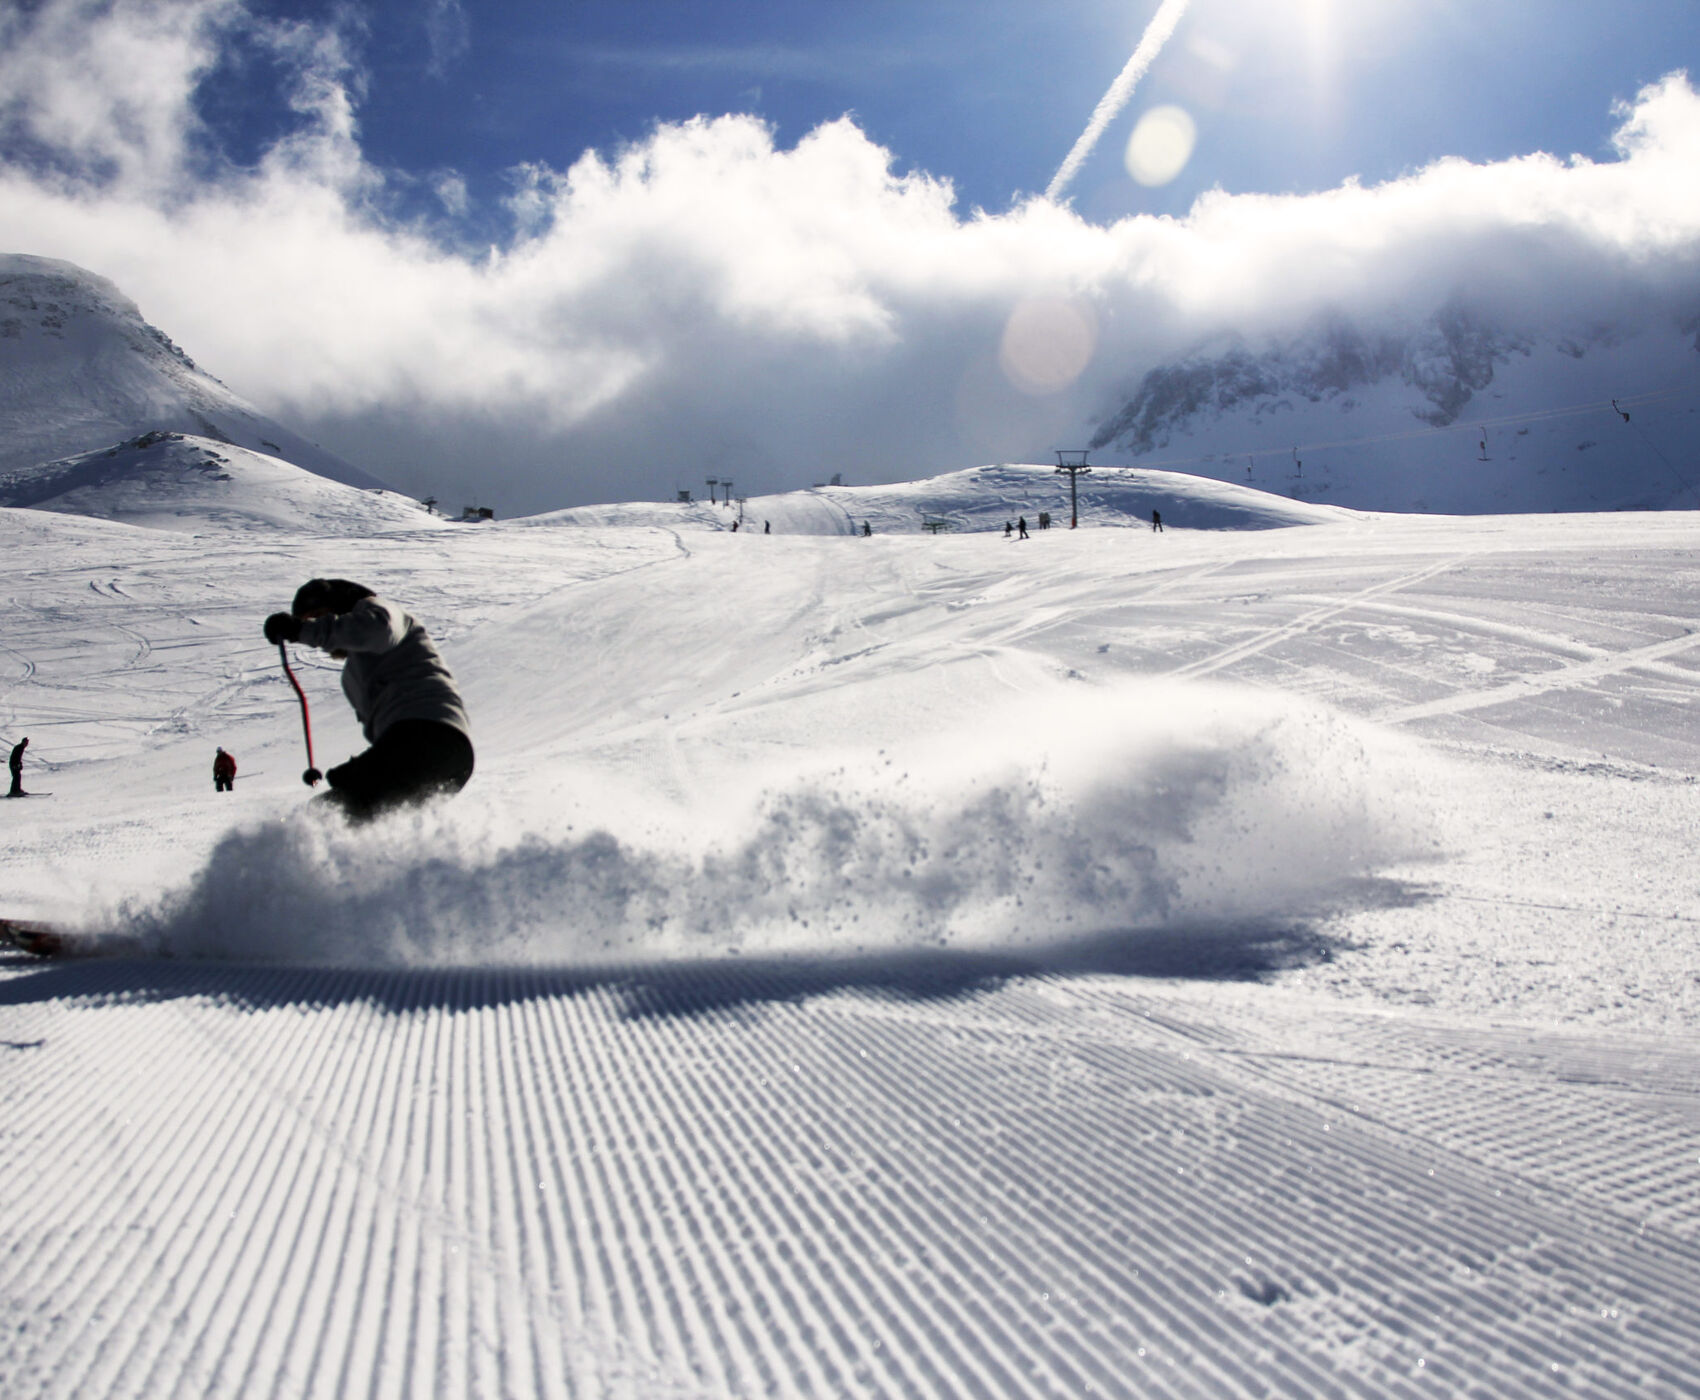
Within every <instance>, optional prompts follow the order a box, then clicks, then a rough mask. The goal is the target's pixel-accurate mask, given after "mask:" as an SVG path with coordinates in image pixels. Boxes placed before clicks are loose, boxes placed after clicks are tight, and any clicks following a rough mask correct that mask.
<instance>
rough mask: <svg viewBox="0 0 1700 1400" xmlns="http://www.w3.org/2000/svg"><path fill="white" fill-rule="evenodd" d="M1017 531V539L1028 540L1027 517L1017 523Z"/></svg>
mask: <svg viewBox="0 0 1700 1400" xmlns="http://www.w3.org/2000/svg"><path fill="white" fill-rule="evenodd" d="M1015 529H1016V536H1015V537H1016V539H1018V540H1024V539H1026V538H1027V517H1026V516H1025V515H1024V516H1022V517H1021V519H1019V520H1017V521H1016V522H1015Z"/></svg>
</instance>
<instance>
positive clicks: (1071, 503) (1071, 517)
mask: <svg viewBox="0 0 1700 1400" xmlns="http://www.w3.org/2000/svg"><path fill="white" fill-rule="evenodd" d="M1056 451H1057V475H1058V476H1063V475H1066V476H1067V477H1068V528H1069V529H1071V530H1072V529H1074V528H1075V527H1076V526H1077V525H1079V524H1080V492H1079V485H1078V482H1079V478H1080V476H1081V474H1082V473H1086V472H1090V471H1091V470H1092V468H1091V467H1089V466H1087V465H1086V453H1085V452H1084V451H1075V450H1073V449H1070V450H1068V451H1066V452H1065V451H1064V450H1063V449H1062V448H1060V447H1059V448H1057V450H1056Z"/></svg>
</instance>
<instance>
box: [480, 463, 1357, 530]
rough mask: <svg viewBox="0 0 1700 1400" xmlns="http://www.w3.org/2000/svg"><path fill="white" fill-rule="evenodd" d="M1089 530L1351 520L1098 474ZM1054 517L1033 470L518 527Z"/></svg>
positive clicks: (1189, 485) (984, 522)
mask: <svg viewBox="0 0 1700 1400" xmlns="http://www.w3.org/2000/svg"><path fill="white" fill-rule="evenodd" d="M1078 489H1079V510H1080V522H1081V524H1082V525H1091V526H1106V525H1112V526H1113V525H1136V526H1144V527H1147V528H1149V526H1150V524H1151V512H1152V511H1153V510H1155V511H1159V512H1161V514H1162V517H1163V525H1164V528H1166V529H1167V528H1170V527H1173V528H1176V529H1191V530H1267V529H1276V528H1279V527H1281V526H1286V525H1319V524H1324V523H1327V522H1330V521H1336V520H1343V519H1349V518H1351V516H1352V515H1353V512H1351V511H1348V510H1344V509H1342V508H1341V507H1339V506H1329V505H1317V504H1314V503H1312V502H1306V501H1298V500H1289V499H1287V498H1286V497H1283V496H1277V495H1272V494H1270V493H1269V492H1267V491H1260V490H1255V489H1252V488H1250V487H1246V486H1239V485H1235V484H1233V483H1231V482H1224V481H1215V480H1212V479H1210V478H1209V477H1206V476H1190V475H1187V474H1186V473H1184V472H1170V471H1152V470H1145V469H1136V468H1131V467H1094V468H1093V470H1092V472H1091V473H1090V474H1085V475H1082V476H1081V477H1080V478H1079V479H1078ZM1043 512H1049V514H1050V517H1051V524H1052V526H1053V527H1066V526H1067V525H1068V522H1069V512H1070V501H1069V486H1068V480H1067V478H1066V477H1063V476H1060V475H1059V474H1058V472H1057V469H1056V468H1055V467H1046V466H1036V465H1030V464H1005V465H1000V466H984V467H969V468H965V469H964V470H962V471H956V472H947V473H944V474H943V475H940V476H933V477H927V478H925V479H923V480H920V481H906V482H898V483H896V484H893V485H887V486H816V487H811V488H810V489H808V490H806V491H787V492H784V493H782V494H779V495H774V496H752V497H750V498H749V499H748V500H747V501H745V502H743V504H742V510H741V513H740V509H739V507H738V506H736V505H733V506H727V505H710V504H709V503H707V502H705V501H676V502H631V503H627V504H623V505H598V506H575V507H573V508H572V509H570V510H559V511H550V512H549V513H547V514H544V515H536V516H530V517H527V518H526V519H525V520H524V521H516V522H513V523H515V524H524V525H527V526H542V525H573V526H609V525H622V526H663V527H669V528H673V529H704V530H730V529H731V528H732V524H733V522H734V521H736V520H740V519H741V522H742V523H741V525H740V529H743V530H749V531H753V532H754V533H756V534H760V533H762V532H763V526H764V525H768V526H771V527H772V531H773V533H775V534H781V535H853V534H859V533H861V530H862V525H863V522H866V523H867V526H868V529H869V530H871V531H872V532H873V533H875V534H881V535H886V534H916V533H919V532H921V531H923V530H928V529H938V530H941V531H950V532H955V533H967V532H975V531H987V530H1002V529H1003V528H1004V525H1005V523H1011V524H1013V523H1014V522H1015V521H1016V520H1017V519H1019V518H1020V517H1022V516H1025V517H1026V519H1027V528H1028V529H1029V530H1037V529H1038V528H1039V516H1040V514H1041V513H1043Z"/></svg>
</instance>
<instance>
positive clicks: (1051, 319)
mask: <svg viewBox="0 0 1700 1400" xmlns="http://www.w3.org/2000/svg"><path fill="white" fill-rule="evenodd" d="M1097 348H1098V321H1097V318H1096V317H1095V316H1093V315H1092V313H1091V311H1090V310H1089V309H1087V308H1086V307H1084V306H1082V305H1080V304H1079V303H1077V302H1072V301H1064V300H1062V299H1061V298H1054V297H1033V298H1030V299H1029V300H1027V301H1023V302H1022V303H1021V304H1020V305H1018V306H1017V307H1016V308H1015V310H1014V311H1012V312H1011V313H1010V317H1009V322H1008V324H1007V325H1005V327H1004V332H1003V342H1002V344H1001V345H1000V346H999V348H998V363H999V365H1001V366H1002V367H1003V372H1004V377H1005V378H1007V379H1008V380H1009V382H1010V383H1011V384H1013V385H1014V386H1015V387H1016V388H1017V389H1019V390H1021V392H1022V393H1024V394H1035V395H1039V394H1055V393H1060V392H1061V391H1062V390H1064V389H1066V388H1068V386H1069V385H1070V384H1072V383H1074V381H1075V380H1076V379H1078V378H1079V377H1080V372H1081V371H1082V370H1084V369H1085V368H1086V366H1087V365H1088V364H1090V363H1091V360H1092V352H1093V351H1094V350H1096V349H1097Z"/></svg>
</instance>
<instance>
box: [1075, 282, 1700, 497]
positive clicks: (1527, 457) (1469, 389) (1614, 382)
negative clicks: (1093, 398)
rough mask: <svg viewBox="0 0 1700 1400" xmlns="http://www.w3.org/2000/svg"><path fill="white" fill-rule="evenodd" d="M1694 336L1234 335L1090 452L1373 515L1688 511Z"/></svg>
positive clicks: (1668, 327)
mask: <svg viewBox="0 0 1700 1400" xmlns="http://www.w3.org/2000/svg"><path fill="white" fill-rule="evenodd" d="M1697 331H1700V318H1696V317H1695V316H1693V315H1691V314H1690V315H1684V314H1681V313H1673V314H1672V315H1670V316H1669V317H1668V318H1667V319H1665V320H1664V321H1663V322H1661V323H1655V324H1651V325H1645V326H1642V327H1640V328H1638V329H1626V328H1623V327H1613V326H1607V325H1594V326H1590V327H1587V328H1585V329H1582V330H1580V331H1578V332H1576V333H1573V334H1566V333H1558V332H1554V331H1551V330H1548V331H1540V332H1537V331H1528V330H1521V329H1517V328H1515V327H1508V326H1505V325H1503V324H1500V323H1499V322H1498V321H1496V319H1495V318H1492V317H1490V316H1488V315H1486V314H1484V313H1481V312H1477V311H1473V310H1471V309H1468V308H1466V307H1464V306H1461V305H1453V306H1450V307H1448V308H1446V309H1444V310H1443V311H1441V312H1439V313H1437V314H1436V315H1434V316H1432V317H1430V318H1428V319H1427V320H1426V321H1424V322H1422V323H1420V324H1418V325H1415V326H1407V327H1403V328H1399V329H1389V328H1386V327H1382V328H1368V327H1366V326H1362V325H1359V324H1356V323H1354V322H1351V321H1348V320H1345V319H1339V318H1337V319H1333V320H1330V321H1328V322H1327V323H1325V324H1321V325H1315V326H1312V327H1310V328H1309V329H1308V330H1306V331H1305V332H1304V333H1303V334H1300V335H1297V336H1292V337H1289V338H1285V339H1278V340H1274V341H1270V342H1264V343H1258V344H1254V343H1253V342H1252V341H1250V340H1248V339H1246V338H1245V337H1242V336H1228V337H1223V338H1221V339H1219V340H1217V341H1214V342H1212V343H1210V344H1207V345H1203V346H1200V347H1199V348H1198V349H1197V350H1196V351H1195V352H1194V353H1193V354H1191V355H1189V356H1186V357H1184V358H1181V359H1179V360H1175V361H1173V362H1171V363H1168V364H1165V365H1162V366H1159V367H1158V368H1155V369H1152V370H1150V371H1149V372H1148V373H1146V374H1145V375H1144V376H1143V378H1142V379H1141V380H1140V381H1139V383H1138V384H1137V386H1136V387H1134V388H1133V389H1132V390H1131V392H1130V394H1129V396H1128V398H1127V399H1126V400H1125V402H1123V403H1122V404H1121V405H1120V406H1119V407H1118V408H1117V409H1115V410H1114V411H1113V412H1111V413H1110V414H1108V415H1107V416H1106V417H1105V418H1104V420H1103V421H1102V422H1101V423H1100V424H1099V426H1098V427H1097V429H1096V432H1095V433H1094V435H1093V437H1092V440H1091V443H1092V446H1093V447H1094V448H1097V449H1099V450H1100V451H1104V450H1109V451H1117V452H1125V453H1128V454H1131V455H1132V457H1133V459H1134V460H1135V461H1136V462H1141V463H1152V464H1161V465H1165V466H1170V467H1174V468H1177V469H1180V470H1184V471H1188V472H1198V473H1200V474H1202V475H1206V476H1212V477H1216V478H1218V479H1220V480H1224V481H1236V482H1240V483H1242V484H1244V485H1248V486H1257V487H1261V488H1263V489H1265V490H1269V491H1274V492H1278V493H1280V494H1282V495H1286V496H1291V497H1295V498H1299V499H1304V500H1313V501H1329V502H1333V503H1336V504H1340V505H1348V506H1353V507H1355V508H1358V509H1364V510H1402V511H1403V510H1417V511H1437V512H1448V513H1481V512H1519V511H1553V510H1613V509H1626V508H1671V507H1677V508H1686V509H1692V508H1693V507H1694V506H1695V505H1697V504H1700V460H1697V459H1696V453H1695V445H1696V429H1697V428H1700V417H1697V416H1696V415H1697V414H1700V354H1697V353H1696V352H1697V351H1700V335H1697ZM1614 401H1615V406H1614Z"/></svg>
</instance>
